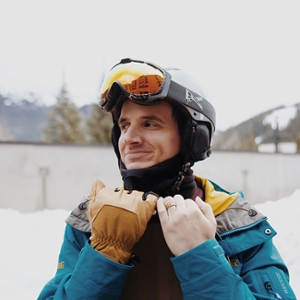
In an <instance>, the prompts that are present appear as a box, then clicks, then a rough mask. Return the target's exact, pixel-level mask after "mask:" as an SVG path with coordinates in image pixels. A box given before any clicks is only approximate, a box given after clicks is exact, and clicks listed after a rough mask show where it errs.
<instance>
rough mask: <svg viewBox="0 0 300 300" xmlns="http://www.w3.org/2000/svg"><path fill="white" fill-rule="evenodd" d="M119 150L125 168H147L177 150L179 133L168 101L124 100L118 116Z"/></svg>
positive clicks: (165, 158) (178, 147) (170, 155)
mask: <svg viewBox="0 0 300 300" xmlns="http://www.w3.org/2000/svg"><path fill="white" fill-rule="evenodd" d="M118 124H119V127H120V130H121V136H120V139H119V151H120V154H121V159H122V161H123V163H124V164H125V166H126V168H127V170H130V169H142V168H149V167H151V166H153V165H156V164H158V163H160V162H163V161H165V160H167V159H169V158H171V157H173V156H175V155H176V154H178V153H179V150H180V143H181V140H180V134H179V130H178V125H177V122H176V120H175V119H174V117H173V115H172V107H171V105H170V104H169V103H167V102H162V103H160V104H157V105H153V106H142V105H138V104H135V103H133V102H131V101H130V100H126V101H125V102H124V104H123V106H122V109H121V115H120V118H119V120H118Z"/></svg>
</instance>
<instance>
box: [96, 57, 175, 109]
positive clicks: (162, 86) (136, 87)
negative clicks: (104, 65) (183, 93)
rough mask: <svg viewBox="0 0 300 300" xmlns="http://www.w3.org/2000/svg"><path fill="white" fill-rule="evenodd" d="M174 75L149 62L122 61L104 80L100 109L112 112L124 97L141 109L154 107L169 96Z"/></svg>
mask: <svg viewBox="0 0 300 300" xmlns="http://www.w3.org/2000/svg"><path fill="white" fill-rule="evenodd" d="M170 83H171V75H170V74H169V73H167V72H166V71H165V70H164V69H162V68H160V67H158V66H156V65H154V64H152V63H148V62H144V61H139V60H131V59H129V58H127V59H123V60H121V62H120V63H118V64H117V65H115V66H114V67H112V69H111V70H110V71H109V73H108V74H107V76H106V77H105V79H104V81H103V83H102V87H101V91H100V106H101V107H102V108H104V109H105V110H107V111H111V110H112V109H113V107H114V105H115V102H116V101H117V100H118V98H119V96H120V94H121V93H123V94H124V95H125V96H126V97H127V98H129V99H130V100H132V101H133V102H136V103H138V104H142V105H152V104H154V101H155V100H157V99H163V98H165V97H166V96H167V94H168V90H169V86H170Z"/></svg>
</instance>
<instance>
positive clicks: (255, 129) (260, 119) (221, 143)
mask: <svg viewBox="0 0 300 300" xmlns="http://www.w3.org/2000/svg"><path fill="white" fill-rule="evenodd" d="M299 128H300V103H298V104H295V105H292V106H283V105H282V106H279V107H276V108H273V109H270V110H267V111H265V112H262V113H260V114H258V115H257V116H255V117H253V118H250V119H248V120H246V121H244V122H242V123H240V124H238V125H236V126H234V127H231V128H229V129H227V130H225V131H222V132H221V131H219V132H216V134H215V137H214V141H213V148H214V149H215V150H231V151H233V150H235V151H246V150H247V151H249V150H250V151H257V150H258V145H259V144H261V143H279V142H295V143H297V144H298V152H299V149H300V144H299V143H300V140H299V139H300V134H299Z"/></svg>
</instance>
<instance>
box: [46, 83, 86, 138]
mask: <svg viewBox="0 0 300 300" xmlns="http://www.w3.org/2000/svg"><path fill="white" fill-rule="evenodd" d="M56 100H57V102H56V104H55V105H54V106H53V109H52V110H51V111H50V113H49V121H48V125H47V126H46V127H45V128H44V130H43V133H44V140H45V141H46V142H48V143H66V144H67V143H71V144H78V143H83V142H84V138H83V133H82V128H81V117H80V113H79V111H78V109H77V107H76V105H75V104H74V103H73V102H72V101H71V99H70V98H69V96H68V92H67V88H66V84H65V83H64V81H63V83H62V86H61V88H60V91H59V93H58V95H57V96H56Z"/></svg>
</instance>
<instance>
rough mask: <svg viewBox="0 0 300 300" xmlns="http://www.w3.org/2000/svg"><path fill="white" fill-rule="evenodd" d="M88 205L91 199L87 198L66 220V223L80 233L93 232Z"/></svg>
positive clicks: (84, 198)
mask: <svg viewBox="0 0 300 300" xmlns="http://www.w3.org/2000/svg"><path fill="white" fill-rule="evenodd" d="M88 205H89V197H88V196H85V197H83V199H82V201H81V203H80V204H79V205H78V206H77V207H76V208H75V209H73V211H72V212H71V214H70V215H69V217H68V218H67V219H66V223H67V224H69V225H70V226H72V227H74V228H76V229H78V230H80V231H83V232H91V226H90V222H89V218H88V214H87V213H88Z"/></svg>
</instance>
